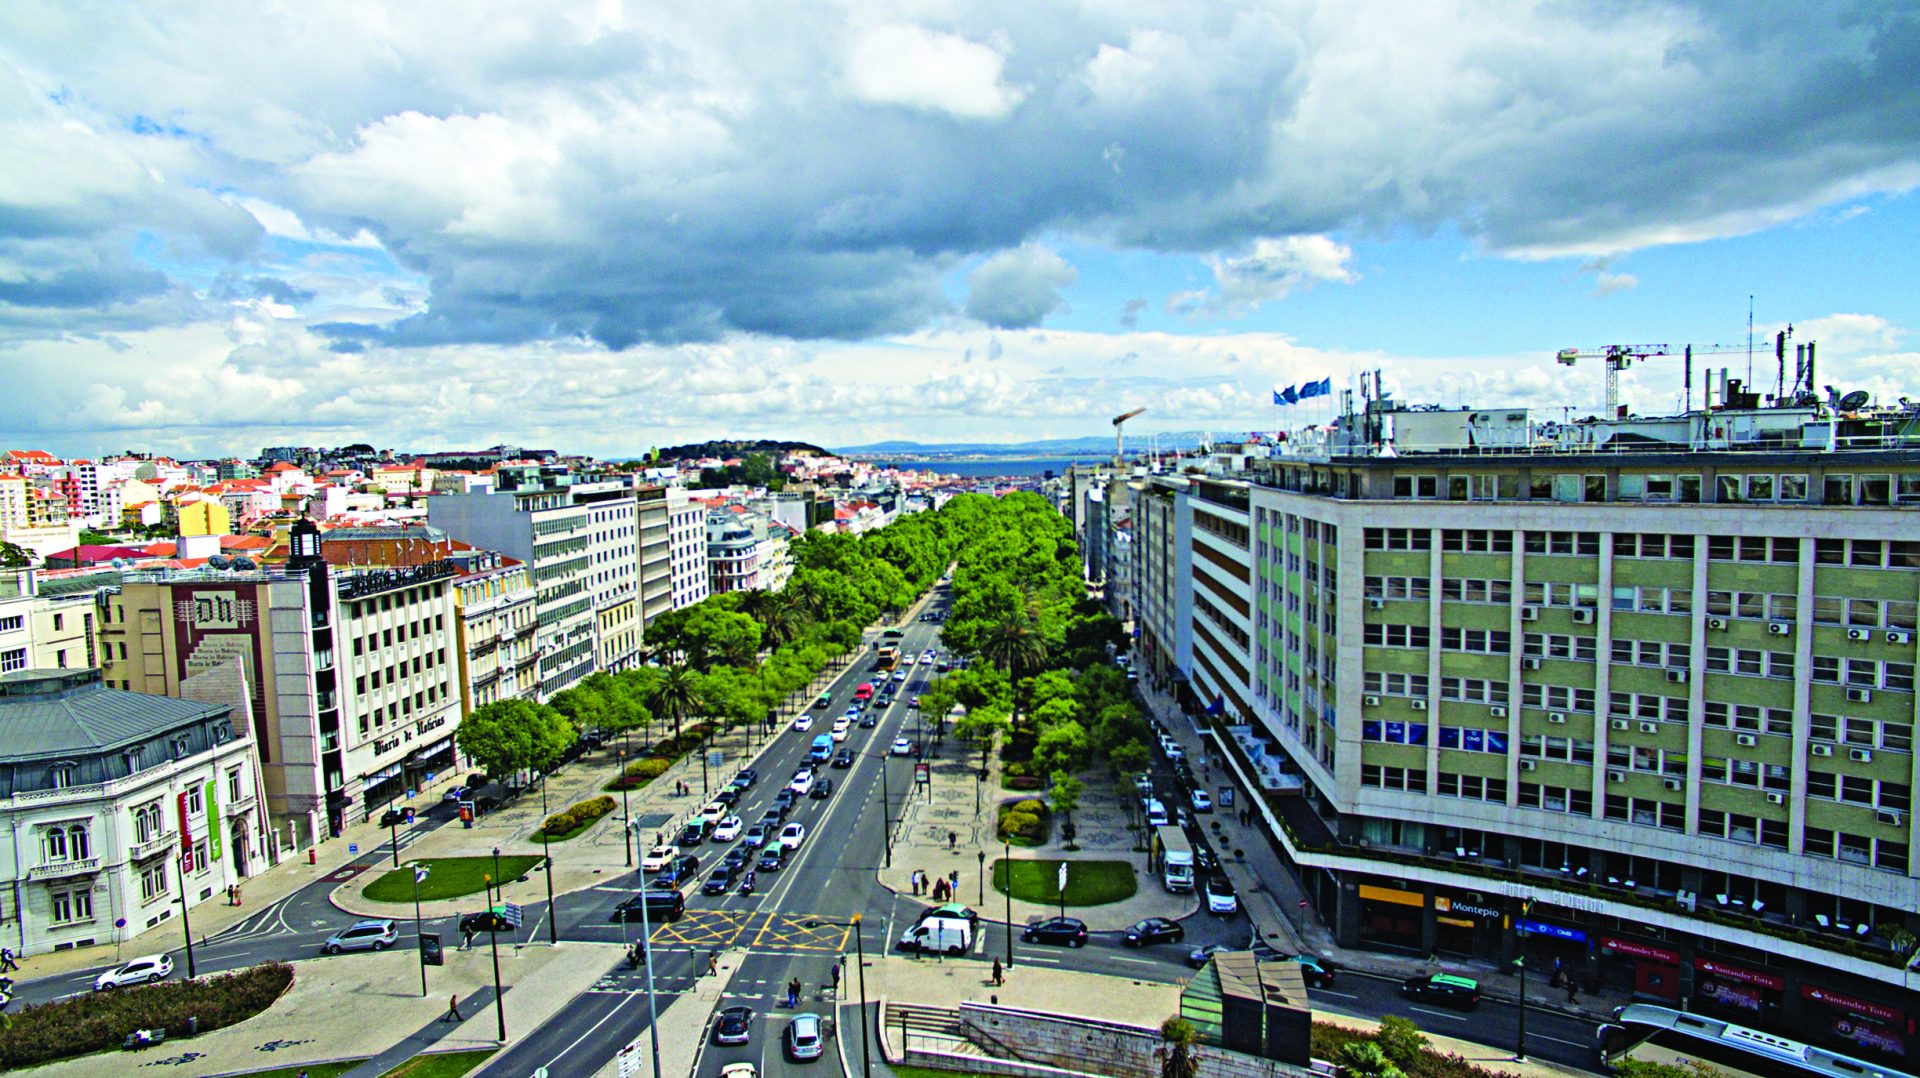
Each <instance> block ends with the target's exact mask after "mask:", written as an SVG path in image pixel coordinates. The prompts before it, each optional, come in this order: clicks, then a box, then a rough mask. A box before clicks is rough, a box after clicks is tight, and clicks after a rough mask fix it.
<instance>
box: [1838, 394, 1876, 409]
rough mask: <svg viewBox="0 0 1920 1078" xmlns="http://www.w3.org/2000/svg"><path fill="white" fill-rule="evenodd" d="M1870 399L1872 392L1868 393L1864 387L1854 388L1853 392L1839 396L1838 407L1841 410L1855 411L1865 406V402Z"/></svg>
mask: <svg viewBox="0 0 1920 1078" xmlns="http://www.w3.org/2000/svg"><path fill="white" fill-rule="evenodd" d="M1872 399H1873V394H1871V393H1868V392H1867V391H1866V390H1864V389H1856V390H1854V391H1853V392H1851V393H1849V394H1847V395H1846V396H1844V397H1841V398H1840V404H1839V408H1840V410H1841V411H1843V412H1857V411H1859V410H1860V409H1862V408H1865V407H1866V406H1867V402H1868V401H1870V400H1872Z"/></svg>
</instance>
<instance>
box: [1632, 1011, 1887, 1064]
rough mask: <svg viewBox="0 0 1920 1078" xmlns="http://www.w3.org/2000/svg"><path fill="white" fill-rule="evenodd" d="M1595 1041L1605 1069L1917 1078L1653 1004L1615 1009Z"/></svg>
mask: <svg viewBox="0 0 1920 1078" xmlns="http://www.w3.org/2000/svg"><path fill="white" fill-rule="evenodd" d="M1595 1039H1596V1041H1597V1042H1598V1046H1599V1049H1600V1063H1601V1066H1603V1067H1606V1068H1608V1069H1612V1068H1614V1067H1617V1066H1619V1065H1620V1064H1621V1063H1622V1062H1625V1061H1626V1060H1629V1059H1637V1060H1641V1061H1644V1062H1649V1063H1665V1064H1669V1065H1674V1066H1685V1065H1687V1064H1689V1063H1693V1062H1696V1061H1697V1062H1700V1063H1704V1064H1706V1065H1707V1066H1709V1067H1712V1068H1713V1069H1714V1070H1717V1071H1719V1072H1721V1073H1722V1074H1726V1075H1728V1076H1729V1078H1743V1076H1744V1078H1805V1076H1808V1075H1812V1076H1816V1078H1913V1076H1912V1075H1910V1074H1908V1073H1907V1072H1905V1071H1900V1070H1895V1069H1893V1068H1892V1067H1884V1066H1881V1065H1880V1064H1878V1063H1869V1062H1867V1061H1865V1060H1862V1059H1856V1058H1854V1057H1852V1056H1845V1055H1841V1054H1840V1053H1838V1052H1830V1051H1828V1050H1826V1049H1825V1048H1816V1047H1814V1046H1813V1045H1810V1044H1803V1043H1801V1042H1800V1041H1796V1040H1792V1039H1790V1038H1787V1037H1782V1036H1780V1035H1778V1034H1775V1033H1765V1032H1762V1031H1760V1030H1757V1029H1750V1028H1748V1027H1746V1026H1742V1025H1736V1024H1735V1023H1732V1022H1723V1021H1721V1020H1719V1019H1717V1018H1708V1017H1706V1016H1704V1015H1698V1014H1692V1013H1689V1012H1687V1011H1676V1010H1674V1009H1672V1008H1671V1007H1659V1006H1655V1005H1653V1004H1650V1003H1630V1004H1628V1005H1627V1006H1625V1007H1622V1008H1620V1009H1619V1010H1617V1011H1615V1012H1614V1016H1613V1021H1611V1022H1609V1023H1607V1024H1605V1025H1603V1026H1601V1027H1600V1028H1599V1030H1598V1032H1597V1033H1596V1034H1595Z"/></svg>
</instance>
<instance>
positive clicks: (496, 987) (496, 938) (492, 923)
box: [487, 851, 507, 1044]
mask: <svg viewBox="0 0 1920 1078" xmlns="http://www.w3.org/2000/svg"><path fill="white" fill-rule="evenodd" d="M495 852H496V853H498V851H495ZM489 912H491V911H489ZM487 946H488V947H490V948H492V950H493V1016H494V1020H495V1021H497V1022H498V1023H499V1025H500V1043H501V1044H505V1043H507V1005H506V1002H505V1000H504V999H503V997H502V995H501V989H500V919H499V918H498V917H489V918H487Z"/></svg>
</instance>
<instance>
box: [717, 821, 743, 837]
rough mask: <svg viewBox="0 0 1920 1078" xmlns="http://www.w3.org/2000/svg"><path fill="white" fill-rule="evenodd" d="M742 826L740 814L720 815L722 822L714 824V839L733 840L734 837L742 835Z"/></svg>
mask: <svg viewBox="0 0 1920 1078" xmlns="http://www.w3.org/2000/svg"><path fill="white" fill-rule="evenodd" d="M742 826H743V825H742V824H741V823H740V817H738V816H722V817H720V822H719V823H717V824H714V825H713V841H715V842H732V841H733V840H734V839H736V838H739V837H740V830H741V827H742Z"/></svg>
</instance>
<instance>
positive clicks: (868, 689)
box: [853, 681, 873, 704]
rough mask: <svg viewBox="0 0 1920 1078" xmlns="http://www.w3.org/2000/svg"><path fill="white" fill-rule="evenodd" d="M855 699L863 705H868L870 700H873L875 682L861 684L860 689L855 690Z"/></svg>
mask: <svg viewBox="0 0 1920 1078" xmlns="http://www.w3.org/2000/svg"><path fill="white" fill-rule="evenodd" d="M853 698H854V699H855V700H858V701H859V702H861V703H863V704H864V703H866V702H867V701H868V700H871V699H873V682H871V681H863V682H861V683H860V687H859V688H857V689H855V690H853Z"/></svg>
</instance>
